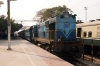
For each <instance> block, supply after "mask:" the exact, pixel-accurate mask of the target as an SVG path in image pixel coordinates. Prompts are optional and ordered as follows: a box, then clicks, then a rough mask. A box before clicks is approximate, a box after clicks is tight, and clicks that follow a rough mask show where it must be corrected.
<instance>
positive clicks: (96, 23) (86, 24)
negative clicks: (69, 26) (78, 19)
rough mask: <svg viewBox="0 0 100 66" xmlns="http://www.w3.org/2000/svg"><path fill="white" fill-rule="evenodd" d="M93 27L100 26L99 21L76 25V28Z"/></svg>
mask: <svg viewBox="0 0 100 66" xmlns="http://www.w3.org/2000/svg"><path fill="white" fill-rule="evenodd" d="M94 25H100V21H95V22H86V23H80V24H76V26H77V27H85V26H94Z"/></svg>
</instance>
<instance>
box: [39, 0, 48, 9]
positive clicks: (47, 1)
mask: <svg viewBox="0 0 100 66" xmlns="http://www.w3.org/2000/svg"><path fill="white" fill-rule="evenodd" d="M48 1H49V0H47V1H46V2H45V3H44V4H43V6H42V7H41V8H43V7H44V5H45V4H46V3H47V2H48Z"/></svg>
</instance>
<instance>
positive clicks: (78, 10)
mask: <svg viewBox="0 0 100 66" xmlns="http://www.w3.org/2000/svg"><path fill="white" fill-rule="evenodd" d="M97 5H100V3H98V4H95V5H92V6H89V7H87V8H92V7H94V6H97ZM83 10H84V9H81V10H78V11H76V12H80V11H83ZM76 12H75V13H76Z"/></svg>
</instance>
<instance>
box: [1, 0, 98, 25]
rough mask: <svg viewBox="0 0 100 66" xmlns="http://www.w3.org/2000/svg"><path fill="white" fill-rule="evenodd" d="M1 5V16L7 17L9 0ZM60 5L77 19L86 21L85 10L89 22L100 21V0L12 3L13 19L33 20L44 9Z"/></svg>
mask: <svg viewBox="0 0 100 66" xmlns="http://www.w3.org/2000/svg"><path fill="white" fill-rule="evenodd" d="M0 1H3V2H4V4H3V5H1V8H0V15H2V14H4V15H7V0H0ZM58 5H60V6H61V5H66V6H67V7H68V8H70V9H72V10H73V12H74V14H77V19H81V20H82V21H85V10H84V7H88V9H87V21H89V20H95V19H100V0H17V1H11V3H10V11H11V13H10V14H11V18H13V19H15V20H32V19H33V17H34V16H35V15H36V12H37V11H39V10H41V9H43V8H52V7H55V6H58ZM23 24H24V25H29V24H30V25H32V24H33V23H31V22H25V23H23Z"/></svg>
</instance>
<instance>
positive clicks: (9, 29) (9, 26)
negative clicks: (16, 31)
mask: <svg viewBox="0 0 100 66" xmlns="http://www.w3.org/2000/svg"><path fill="white" fill-rule="evenodd" d="M10 1H16V0H7V10H8V12H7V15H8V49H7V50H12V49H11V42H10V34H11V23H10Z"/></svg>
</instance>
